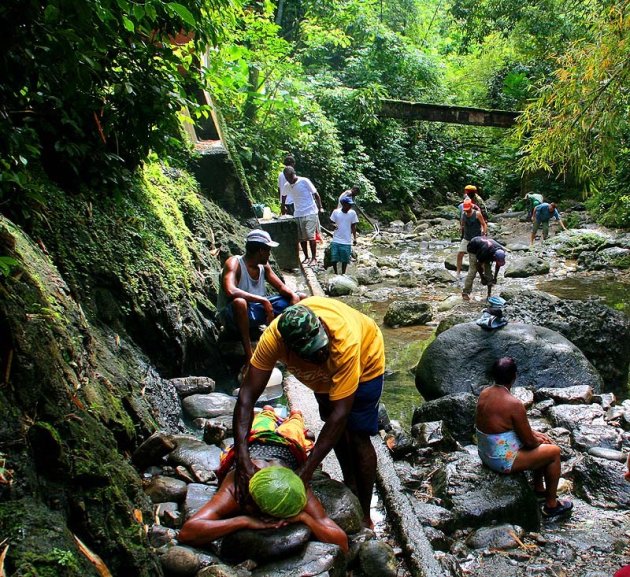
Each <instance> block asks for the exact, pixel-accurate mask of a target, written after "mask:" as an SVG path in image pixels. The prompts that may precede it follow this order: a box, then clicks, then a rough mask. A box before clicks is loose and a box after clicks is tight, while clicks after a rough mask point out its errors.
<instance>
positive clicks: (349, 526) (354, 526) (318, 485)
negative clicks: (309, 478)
mask: <svg viewBox="0 0 630 577" xmlns="http://www.w3.org/2000/svg"><path fill="white" fill-rule="evenodd" d="M311 488H312V490H313V493H315V496H316V497H317V498H318V499H319V500H320V501H321V503H322V505H323V506H324V509H325V510H326V513H328V515H329V516H330V518H331V519H332V520H333V521H334V522H335V523H337V525H339V526H340V527H341V528H342V529H343V530H344V531H345V532H346V533H348V534H351V533H356V532H357V531H360V530H361V528H362V523H361V521H362V519H363V512H362V510H361V504H360V503H359V500H358V499H357V497H356V495H355V494H354V493H353V492H352V491H351V490H350V489H348V487H346V486H345V485H344V484H343V483H341V482H339V481H335V480H334V479H328V478H317V479H313V483H312V484H311Z"/></svg>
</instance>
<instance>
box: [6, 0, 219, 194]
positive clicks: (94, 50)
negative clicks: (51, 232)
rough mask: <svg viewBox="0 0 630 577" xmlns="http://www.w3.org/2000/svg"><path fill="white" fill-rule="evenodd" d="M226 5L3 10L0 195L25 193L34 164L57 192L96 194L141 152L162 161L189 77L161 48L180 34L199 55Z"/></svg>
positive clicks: (122, 2) (190, 1)
mask: <svg viewBox="0 0 630 577" xmlns="http://www.w3.org/2000/svg"><path fill="white" fill-rule="evenodd" d="M227 1H228V0H204V1H203V2H202V1H201V0H181V1H180V2H162V1H158V0H148V1H147V2H143V3H140V4H138V3H135V4H134V3H130V2H128V1H127V0H86V1H85V2H72V1H70V0H49V1H48V2H46V3H45V5H42V4H41V3H40V2H37V1H35V0H27V1H22V0H19V1H18V0H7V1H6V2H3V3H2V4H1V5H0V21H2V22H3V23H5V26H4V27H3V29H4V30H5V33H4V35H3V50H2V52H1V54H0V67H1V69H2V71H3V78H2V83H1V84H0V135H1V136H0V158H1V159H2V161H1V162H2V165H1V166H0V168H1V169H2V170H1V173H2V180H1V181H0V195H5V196H6V195H8V194H10V193H12V192H16V191H18V190H20V189H22V188H25V187H27V185H28V181H29V178H30V171H31V166H32V165H33V163H36V162H41V164H42V165H43V167H44V168H45V170H46V172H47V173H48V175H49V176H50V177H52V178H54V179H55V180H57V181H58V182H60V183H63V184H65V185H69V184H70V185H73V186H76V185H78V184H79V183H81V182H90V183H92V184H96V185H98V186H101V187H102V186H109V185H114V184H116V185H121V184H124V183H126V182H128V174H129V172H130V171H133V170H134V169H135V168H136V167H137V166H138V165H139V163H140V162H142V160H143V159H144V158H145V157H146V156H147V154H148V152H149V150H153V151H155V152H156V153H159V154H163V153H165V152H168V151H169V150H170V149H171V148H172V147H173V145H174V144H175V143H177V142H178V138H177V137H178V113H179V110H180V108H181V107H182V106H183V105H185V104H188V105H192V104H193V103H192V100H191V98H190V95H191V94H193V91H194V88H195V86H196V85H197V80H196V76H198V75H196V74H195V69H196V66H197V65H196V59H195V58H194V57H193V53H191V51H190V50H189V48H188V47H187V46H182V47H178V46H175V45H171V40H174V41H175V36H176V35H177V34H178V33H179V32H180V31H186V34H188V33H190V34H194V42H193V43H192V44H191V45H190V46H192V45H193V44H194V46H195V48H196V49H197V50H198V51H203V47H204V46H205V45H206V44H207V43H208V42H211V41H212V42H215V41H216V40H217V38H218V34H219V32H220V27H221V19H219V18H217V15H218V12H217V10H218V9H219V8H221V7H222V6H225V5H226V4H227ZM176 41H177V42H179V41H180V40H179V39H177V40H176Z"/></svg>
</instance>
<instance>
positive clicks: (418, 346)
mask: <svg viewBox="0 0 630 577" xmlns="http://www.w3.org/2000/svg"><path fill="white" fill-rule="evenodd" d="M384 234H385V235H386V240H383V239H380V240H379V239H375V240H374V241H371V242H369V243H368V242H365V241H364V244H363V247H361V246H359V251H361V250H364V251H370V252H371V253H372V255H374V257H376V259H387V260H388V261H389V262H392V263H396V264H398V266H399V268H400V270H405V269H406V268H407V267H409V268H413V266H414V264H420V265H421V266H422V268H423V269H424V270H425V271H430V270H434V269H444V261H445V259H446V258H447V256H448V255H449V254H452V253H455V252H456V251H457V243H453V242H449V241H428V242H426V241H422V242H417V241H413V240H409V239H405V238H404V237H405V236H406V235H401V234H396V233H391V232H386V233H384ZM544 258H549V256H548V255H545V256H544ZM359 260H360V261H361V260H362V256H361V255H360V253H359ZM551 260H552V262H553V266H552V267H551V271H550V273H548V274H546V275H540V276H533V277H528V278H505V277H503V274H502V272H501V273H500V275H499V284H498V287H497V289H496V290H495V294H500V292H501V290H502V288H506V287H509V288H522V289H535V290H541V291H545V292H548V293H550V294H552V295H555V296H557V297H559V298H563V299H580V300H582V299H587V298H591V297H595V298H598V299H601V300H602V302H604V303H605V304H606V305H608V306H610V307H611V308H613V309H616V310H619V311H621V312H624V313H625V314H627V315H629V316H630V277H629V276H628V275H627V274H617V273H611V272H592V271H591V272H588V271H580V270H578V267H577V263H576V262H575V261H571V260H565V259H561V258H559V257H556V258H552V259H551ZM359 264H361V263H359ZM356 267H357V264H356V263H353V264H351V265H350V267H349V268H348V273H349V274H350V275H353V274H354V273H355V271H356ZM330 274H331V273H321V272H320V274H319V278H320V282H321V283H322V285H325V284H326V279H327V278H328V277H329V276H330ZM454 274H455V273H453V276H454ZM463 275H465V273H463ZM474 288H475V291H476V293H473V295H474V296H473V304H472V306H475V305H476V308H477V309H479V310H481V307H480V306H479V305H480V304H482V302H483V295H482V293H481V292H480V290H479V289H480V287H479V283H478V280H477V281H476V284H475V287H474ZM363 290H364V292H362V294H361V295H360V296H357V295H353V296H349V297H339V298H340V299H341V300H344V301H345V302H347V303H348V304H350V305H351V306H353V307H355V308H357V309H358V310H360V311H362V312H363V313H365V314H367V315H369V316H370V317H372V318H373V319H374V320H376V322H377V323H378V324H379V326H380V327H381V330H382V332H383V336H384V339H385V349H386V358H387V372H386V383H385V390H384V392H383V403H384V404H385V406H386V408H387V412H388V414H389V417H390V418H391V419H396V420H398V421H399V422H400V423H401V425H402V426H403V427H404V428H405V429H407V430H409V427H410V425H411V418H412V415H413V410H414V407H416V406H418V405H419V404H421V403H422V402H423V399H422V397H421V395H420V394H419V393H418V391H417V390H416V387H415V376H414V368H415V366H416V364H417V363H418V361H419V360H420V357H421V356H422V351H423V350H424V348H425V347H426V346H427V344H428V342H427V341H428V340H429V339H431V337H432V336H433V334H434V332H435V329H436V327H437V325H438V323H439V321H440V320H441V318H442V317H443V314H444V313H437V314H436V315H435V316H434V319H433V321H431V322H430V323H429V324H427V325H425V326H413V327H400V328H390V327H387V326H385V325H383V317H384V315H385V313H386V311H387V308H388V306H389V305H390V304H391V303H392V302H393V301H395V300H405V299H411V300H416V301H426V302H431V303H432V304H433V305H435V304H436V303H440V302H441V301H444V300H446V299H448V298H449V297H451V299H452V298H453V297H457V298H458V297H459V295H460V294H461V288H460V287H459V286H458V285H457V284H456V283H455V282H453V283H451V284H438V283H436V284H432V285H429V286H427V287H420V288H413V289H409V288H402V287H399V286H397V284H396V279H395V278H384V279H383V280H382V281H381V282H379V283H377V284H373V285H370V286H368V287H364V288H363ZM475 296H476V302H475ZM434 308H435V306H434ZM627 396H630V395H627Z"/></svg>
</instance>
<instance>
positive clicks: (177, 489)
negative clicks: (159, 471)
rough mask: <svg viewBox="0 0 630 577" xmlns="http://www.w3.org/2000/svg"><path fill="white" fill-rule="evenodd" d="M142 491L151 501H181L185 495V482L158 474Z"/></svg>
mask: <svg viewBox="0 0 630 577" xmlns="http://www.w3.org/2000/svg"><path fill="white" fill-rule="evenodd" d="M144 492H145V493H146V494H147V495H148V496H149V497H150V498H151V501H153V503H165V502H167V501H174V502H176V503H181V502H182V501H183V500H184V497H185V496H186V482H185V481H182V480H180V479H173V478H172V477H163V476H161V475H158V476H157V477H153V478H152V479H151V480H150V481H149V483H148V485H147V486H146V487H145V489H144Z"/></svg>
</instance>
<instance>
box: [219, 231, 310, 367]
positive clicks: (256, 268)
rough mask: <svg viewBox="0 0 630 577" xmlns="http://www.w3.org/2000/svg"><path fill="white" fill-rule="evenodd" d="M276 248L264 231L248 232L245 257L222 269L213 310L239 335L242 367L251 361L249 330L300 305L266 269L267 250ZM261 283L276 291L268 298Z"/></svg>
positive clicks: (268, 266) (232, 257)
mask: <svg viewBox="0 0 630 577" xmlns="http://www.w3.org/2000/svg"><path fill="white" fill-rule="evenodd" d="M277 246H278V243H277V242H274V241H273V240H271V237H270V236H269V233H268V232H266V231H264V230H259V229H257V230H252V231H251V232H250V233H249V234H248V235H247V239H246V242H245V254H244V255H242V256H231V257H230V258H228V259H227V260H226V261H225V265H223V273H222V274H221V285H220V287H219V298H218V301H217V310H218V311H219V317H220V318H221V320H222V322H223V323H224V324H226V325H232V326H234V327H236V329H237V330H238V332H239V335H240V338H241V342H242V343H243V349H244V351H245V361H246V364H247V363H249V359H251V357H252V341H251V337H250V330H251V328H252V327H261V326H262V325H268V324H269V323H270V322H271V321H272V320H273V319H274V318H275V317H276V316H277V315H279V314H280V313H281V312H282V311H283V310H284V309H285V308H286V307H288V306H289V305H292V304H295V303H297V302H299V301H300V298H303V297H301V296H300V295H298V294H296V293H294V292H293V291H291V290H290V289H289V288H288V287H287V286H286V285H285V284H284V283H283V282H282V281H281V280H280V278H279V277H278V275H276V273H275V272H273V270H272V269H271V266H270V265H269V256H270V255H271V249H272V248H275V247H277ZM265 282H268V283H269V284H270V285H271V286H272V287H273V288H275V289H276V290H277V291H278V295H275V296H271V297H268V296H267V289H266V286H265Z"/></svg>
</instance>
